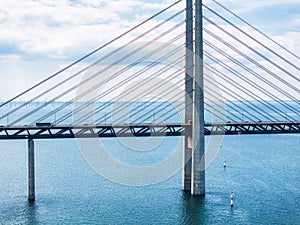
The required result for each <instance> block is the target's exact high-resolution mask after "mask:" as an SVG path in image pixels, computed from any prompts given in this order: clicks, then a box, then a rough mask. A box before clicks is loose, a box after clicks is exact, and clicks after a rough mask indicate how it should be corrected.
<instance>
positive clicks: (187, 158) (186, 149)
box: [182, 0, 194, 191]
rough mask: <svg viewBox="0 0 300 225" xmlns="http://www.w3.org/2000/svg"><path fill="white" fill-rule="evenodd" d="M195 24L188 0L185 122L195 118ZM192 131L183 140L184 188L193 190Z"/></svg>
mask: <svg viewBox="0 0 300 225" xmlns="http://www.w3.org/2000/svg"><path fill="white" fill-rule="evenodd" d="M193 29H194V25H193V0H186V37H185V38H186V42H185V43H186V44H185V45H186V46H185V47H186V52H185V55H186V57H185V100H184V102H185V111H184V119H185V123H186V124H187V123H190V122H191V121H192V119H193V74H194V41H193V39H194V37H193V35H194V32H193ZM191 134H192V132H191V131H186V135H185V137H184V140H183V166H182V190H183V191H190V190H191V173H192V147H191Z"/></svg>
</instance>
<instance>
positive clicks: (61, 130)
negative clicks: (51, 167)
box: [0, 121, 300, 140]
mask: <svg viewBox="0 0 300 225" xmlns="http://www.w3.org/2000/svg"><path fill="white" fill-rule="evenodd" d="M190 131H191V125H190V124H135V125H128V124H127V125H126V124H122V125H64V126H63V125H59V126H9V127H5V126H3V127H1V128H0V139H2V140H3V139H6V140H8V139H55V138H57V139H58V138H110V137H150V136H151V137H156V136H185V135H186V136H190ZM204 132H205V135H241V134H285V133H300V121H299V122H257V123H254V122H242V123H206V124H205V128H204Z"/></svg>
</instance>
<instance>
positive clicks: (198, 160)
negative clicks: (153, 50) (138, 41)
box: [182, 0, 205, 195]
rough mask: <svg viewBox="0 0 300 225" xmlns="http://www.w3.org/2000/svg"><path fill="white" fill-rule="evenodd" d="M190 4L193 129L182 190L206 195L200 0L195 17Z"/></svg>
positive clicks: (189, 113) (188, 115)
mask: <svg viewBox="0 0 300 225" xmlns="http://www.w3.org/2000/svg"><path fill="white" fill-rule="evenodd" d="M193 3H194V2H193V0H186V76H185V79H186V83H185V123H192V129H191V130H190V131H189V132H186V135H185V137H184V144H183V172H182V189H183V190H184V191H190V192H191V194H192V195H205V157H204V152H205V143H204V91H203V34H202V0H195V17H194V16H193ZM194 18H195V20H194ZM193 30H195V35H194V32H193ZM194 38H195V40H194ZM194 43H195V44H194Z"/></svg>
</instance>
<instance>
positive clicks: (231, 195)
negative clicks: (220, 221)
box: [230, 192, 233, 207]
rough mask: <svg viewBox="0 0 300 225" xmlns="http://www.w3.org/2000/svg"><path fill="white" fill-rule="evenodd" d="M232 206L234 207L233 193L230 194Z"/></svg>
mask: <svg viewBox="0 0 300 225" xmlns="http://www.w3.org/2000/svg"><path fill="white" fill-rule="evenodd" d="M230 206H231V207H232V206H233V192H230Z"/></svg>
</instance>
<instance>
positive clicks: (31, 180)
mask: <svg viewBox="0 0 300 225" xmlns="http://www.w3.org/2000/svg"><path fill="white" fill-rule="evenodd" d="M28 201H35V175H34V141H33V140H32V139H29V140H28Z"/></svg>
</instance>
